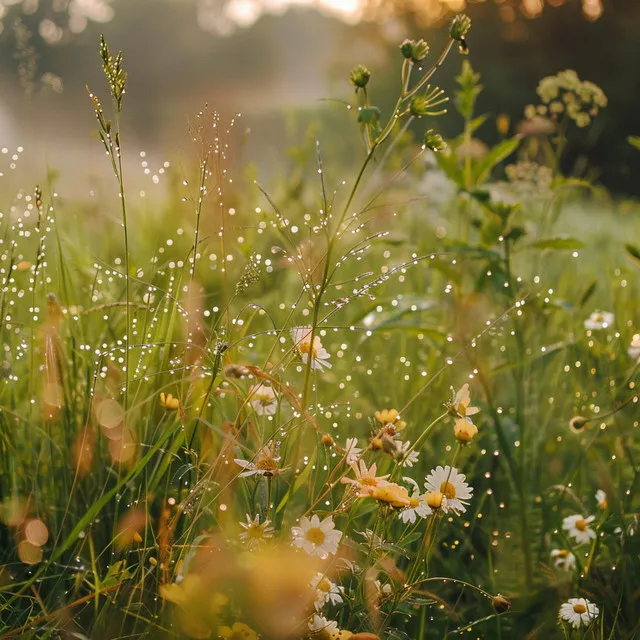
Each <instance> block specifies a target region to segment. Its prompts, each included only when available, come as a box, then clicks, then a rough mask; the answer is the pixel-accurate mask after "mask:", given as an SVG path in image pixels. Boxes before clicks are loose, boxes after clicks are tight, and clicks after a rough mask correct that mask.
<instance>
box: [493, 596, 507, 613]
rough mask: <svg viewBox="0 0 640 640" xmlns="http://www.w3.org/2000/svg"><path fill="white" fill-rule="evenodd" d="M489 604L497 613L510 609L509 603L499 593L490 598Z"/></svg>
mask: <svg viewBox="0 0 640 640" xmlns="http://www.w3.org/2000/svg"><path fill="white" fill-rule="evenodd" d="M491 604H492V605H493V608H494V609H495V610H496V611H497V612H498V613H504V612H505V611H509V609H511V603H510V602H509V601H508V600H507V599H506V598H505V597H504V596H502V595H500V594H498V595H497V596H493V598H491Z"/></svg>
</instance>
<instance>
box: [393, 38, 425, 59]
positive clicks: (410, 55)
mask: <svg viewBox="0 0 640 640" xmlns="http://www.w3.org/2000/svg"><path fill="white" fill-rule="evenodd" d="M400 51H401V52H402V55H403V56H404V57H405V58H406V59H407V60H413V62H420V60H424V58H426V57H427V54H428V53H429V45H428V44H427V43H426V42H425V41H424V40H418V42H416V41H415V40H405V41H404V42H403V43H402V44H401V45H400Z"/></svg>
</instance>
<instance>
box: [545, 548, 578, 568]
mask: <svg viewBox="0 0 640 640" xmlns="http://www.w3.org/2000/svg"><path fill="white" fill-rule="evenodd" d="M551 559H552V560H553V564H554V565H555V566H556V567H557V568H558V569H561V570H562V571H572V570H573V569H574V568H575V566H576V557H575V556H574V555H573V553H571V551H569V550H568V549H551Z"/></svg>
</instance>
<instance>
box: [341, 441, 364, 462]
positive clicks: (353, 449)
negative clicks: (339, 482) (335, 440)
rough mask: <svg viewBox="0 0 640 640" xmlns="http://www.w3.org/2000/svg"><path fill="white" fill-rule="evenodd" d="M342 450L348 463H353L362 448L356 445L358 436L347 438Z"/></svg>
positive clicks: (360, 453)
mask: <svg viewBox="0 0 640 640" xmlns="http://www.w3.org/2000/svg"><path fill="white" fill-rule="evenodd" d="M344 452H345V455H346V460H347V464H348V465H354V464H355V463H356V462H357V461H358V458H359V457H360V456H361V455H362V449H360V448H359V447H358V438H347V440H346V442H345V443H344Z"/></svg>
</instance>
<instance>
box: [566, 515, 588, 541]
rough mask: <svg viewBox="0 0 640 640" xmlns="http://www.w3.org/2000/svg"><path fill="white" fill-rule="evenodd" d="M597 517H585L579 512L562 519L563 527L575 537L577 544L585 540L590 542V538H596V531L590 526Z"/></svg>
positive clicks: (568, 533)
mask: <svg viewBox="0 0 640 640" xmlns="http://www.w3.org/2000/svg"><path fill="white" fill-rule="evenodd" d="M595 519H596V517H595V516H588V517H587V518H585V517H583V516H581V515H579V514H575V515H573V516H567V517H566V518H565V519H564V520H563V521H562V528H563V529H564V530H565V531H566V532H567V535H569V536H571V537H572V538H574V539H575V541H576V543H577V544H582V543H583V542H589V540H591V539H595V537H596V532H595V531H594V530H593V529H592V528H591V527H589V525H590V524H591V523H592V522H593V521H594V520H595Z"/></svg>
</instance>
